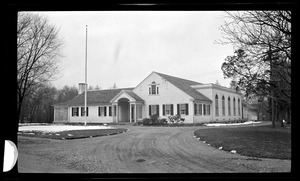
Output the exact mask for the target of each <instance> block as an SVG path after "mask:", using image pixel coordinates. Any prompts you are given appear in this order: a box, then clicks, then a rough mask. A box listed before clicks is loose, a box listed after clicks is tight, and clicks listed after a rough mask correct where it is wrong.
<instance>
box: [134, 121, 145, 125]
mask: <svg viewBox="0 0 300 181" xmlns="http://www.w3.org/2000/svg"><path fill="white" fill-rule="evenodd" d="M143 122H144V120H138V121H137V122H136V124H137V125H138V126H139V125H141V124H143Z"/></svg>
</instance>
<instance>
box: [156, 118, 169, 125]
mask: <svg viewBox="0 0 300 181" xmlns="http://www.w3.org/2000/svg"><path fill="white" fill-rule="evenodd" d="M158 124H159V125H165V124H168V122H167V119H166V118H162V119H159V120H158Z"/></svg>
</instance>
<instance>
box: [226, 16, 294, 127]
mask: <svg viewBox="0 0 300 181" xmlns="http://www.w3.org/2000/svg"><path fill="white" fill-rule="evenodd" d="M228 15H229V18H230V19H231V21H230V22H225V24H224V25H223V26H221V31H222V33H223V38H224V39H225V40H226V41H221V43H223V44H233V45H234V46H235V47H236V48H237V50H236V51H235V52H234V53H235V55H233V56H228V57H227V58H226V59H225V62H224V63H223V65H222V70H223V73H224V76H225V77H226V78H232V77H237V80H238V82H237V84H238V86H239V88H240V89H241V90H242V92H243V93H244V95H245V96H246V97H249V96H250V97H251V96H266V97H268V98H269V99H270V100H271V102H272V103H271V105H272V106H270V107H274V104H275V103H274V101H276V105H278V104H285V107H288V109H290V104H291V23H292V14H291V12H290V11H247V12H234V13H232V12H228ZM288 111H290V110H288ZM273 113H274V109H272V115H273ZM272 120H273V125H274V115H273V116H272Z"/></svg>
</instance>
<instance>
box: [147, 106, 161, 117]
mask: <svg viewBox="0 0 300 181" xmlns="http://www.w3.org/2000/svg"><path fill="white" fill-rule="evenodd" d="M154 114H157V115H159V105H149V116H151V115H154Z"/></svg>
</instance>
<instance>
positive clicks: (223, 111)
mask: <svg viewBox="0 0 300 181" xmlns="http://www.w3.org/2000/svg"><path fill="white" fill-rule="evenodd" d="M222 115H223V116H225V97H224V96H222Z"/></svg>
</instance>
